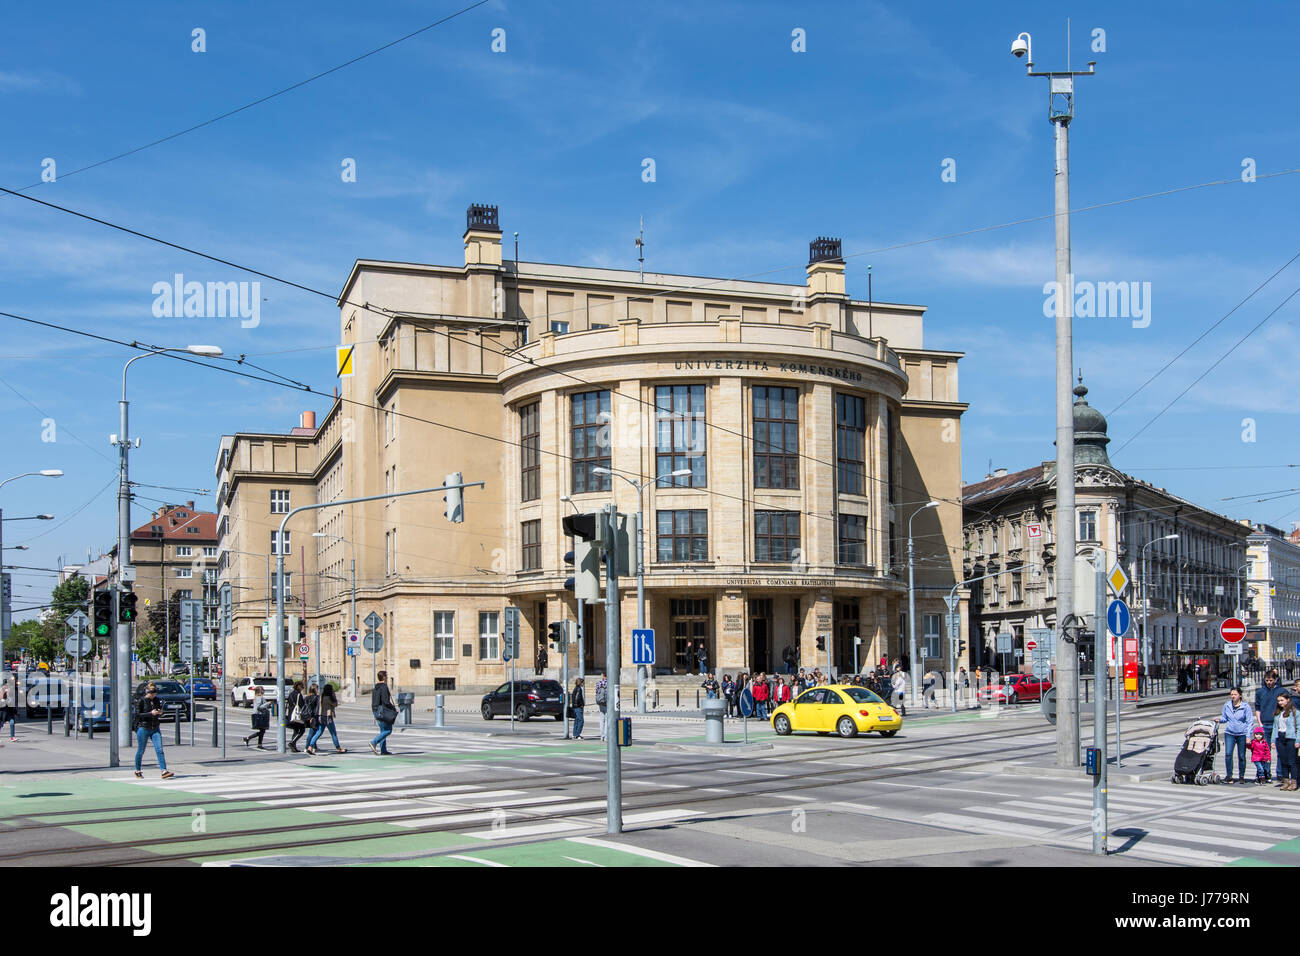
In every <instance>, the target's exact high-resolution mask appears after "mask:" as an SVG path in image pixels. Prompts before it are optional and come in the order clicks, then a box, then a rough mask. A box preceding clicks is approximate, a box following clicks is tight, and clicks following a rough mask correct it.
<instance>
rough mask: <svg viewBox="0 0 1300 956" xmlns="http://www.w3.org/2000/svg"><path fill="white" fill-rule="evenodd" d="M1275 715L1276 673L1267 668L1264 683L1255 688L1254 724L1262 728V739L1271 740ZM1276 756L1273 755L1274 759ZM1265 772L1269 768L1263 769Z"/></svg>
mask: <svg viewBox="0 0 1300 956" xmlns="http://www.w3.org/2000/svg"><path fill="white" fill-rule="evenodd" d="M1276 713H1277V671H1275V670H1273V669H1272V668H1269V670H1268V671H1267V672H1266V673H1265V674H1264V683H1263V685H1262V686H1260V687H1257V688H1255V723H1257V724H1258V725H1259V726H1261V727H1263V728H1264V739H1265V740H1272V739H1273V715H1274V714H1276ZM1276 757H1277V755H1276V754H1274V759H1276ZM1264 769H1265V770H1270V769H1271V768H1268V767H1265V768H1264Z"/></svg>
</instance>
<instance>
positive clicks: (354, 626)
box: [348, 541, 441, 726]
mask: <svg viewBox="0 0 1300 956" xmlns="http://www.w3.org/2000/svg"><path fill="white" fill-rule="evenodd" d="M348 544H349V545H350V546H351V547H352V630H354V631H355V630H356V629H357V558H356V546H355V545H353V544H352V542H351V541H349V542H348ZM356 696H357V658H356V655H352V697H353V699H356ZM439 726H441V724H440V725H439Z"/></svg>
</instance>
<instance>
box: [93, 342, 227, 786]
mask: <svg viewBox="0 0 1300 956" xmlns="http://www.w3.org/2000/svg"><path fill="white" fill-rule="evenodd" d="M132 345H135V346H136V347H137V348H142V349H145V350H146V351H145V352H144V353H143V354H141V355H137V356H134V357H133V358H130V359H127V361H126V364H125V365H123V366H122V399H121V401H119V402H118V406H117V407H118V433H117V434H116V435H113V436H112V437H110V438H109V443H110V444H113V445H116V446H117V449H118V469H117V470H118V484H117V578H118V585H119V586H118V588H117V594H118V597H119V598H120V596H121V593H122V588H121V585H122V584H124V583H127V582H129V581H132V580H134V570H133V569H131V482H130V463H129V461H128V458H129V453H130V450H131V440H130V437H129V435H130V433H129V431H128V429H127V421H128V414H127V411H128V405H127V400H126V373H127V370H128V369H129V368H130V367H131V365H132V364H133V363H135V362H138V361H140V360H141V359H145V358H149V357H150V356H153V355H162V354H163V353H165V352H188V353H190V354H191V355H198V356H202V357H204V358H220V357H221V354H222V352H221V349H220V348H218V347H217V346H215V345H187V346H185V347H184V348H157V347H154V346H148V345H144V346H142V345H138V344H137V343H132ZM114 604H115V605H117V604H120V601H117V600H115V601H114ZM113 614H114V616H115V617H116V618H117V619H118V621H119V622H120V621H121V611H120V608H119V607H117V606H115V607H114V608H113ZM223 667H224V662H223ZM109 674H110V677H109V682H110V685H111V687H112V693H111V694H110V695H109V696H110V699H111V700H112V701H113V720H112V726H113V732H112V733H111V734H110V735H109V740H108V765H109V766H110V767H116V766H119V751H120V749H121V748H123V747H128V748H129V747H130V746H131V625H130V624H122V623H119V624H118V625H117V640H116V641H114V643H113V652H112V654H110V655H109Z"/></svg>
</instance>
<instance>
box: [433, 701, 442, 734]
mask: <svg viewBox="0 0 1300 956" xmlns="http://www.w3.org/2000/svg"><path fill="white" fill-rule="evenodd" d="M444 699H445V695H444V694H437V695H435V696H434V698H433V726H435V727H441V726H442V725H443V701H444Z"/></svg>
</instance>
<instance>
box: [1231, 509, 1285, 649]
mask: <svg viewBox="0 0 1300 956" xmlns="http://www.w3.org/2000/svg"><path fill="white" fill-rule="evenodd" d="M1294 536H1295V533H1294V531H1293V532H1292V534H1291V535H1290V536H1288V535H1287V533H1286V532H1284V531H1282V530H1281V529H1279V528H1274V527H1272V526H1270V525H1266V524H1256V525H1254V526H1253V528H1252V530H1251V533H1250V536H1249V537H1248V538H1247V539H1246V559H1247V561H1249V563H1250V567H1249V570H1248V571H1247V572H1246V587H1247V588H1249V590H1248V591H1245V592H1243V594H1242V602H1241V603H1242V606H1243V607H1245V608H1247V612H1246V614H1247V616H1246V626H1247V631H1248V639H1255V640H1258V641H1259V642H1260V644H1259V656H1260V657H1261V658H1262V659H1264V660H1270V661H1282V660H1296V659H1298V658H1300V653H1298V652H1300V544H1298V543H1296V542H1293V541H1291V540H1290V537H1294Z"/></svg>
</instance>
